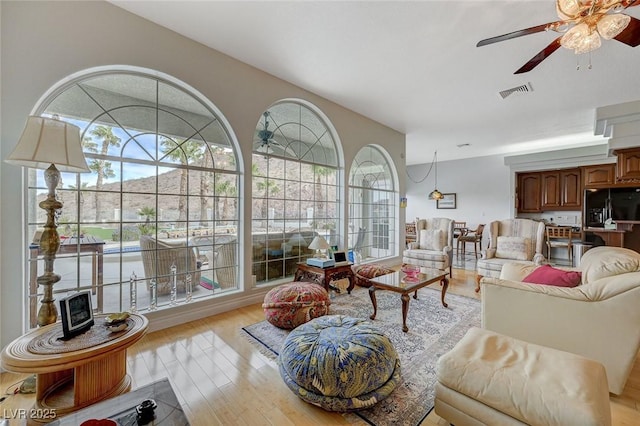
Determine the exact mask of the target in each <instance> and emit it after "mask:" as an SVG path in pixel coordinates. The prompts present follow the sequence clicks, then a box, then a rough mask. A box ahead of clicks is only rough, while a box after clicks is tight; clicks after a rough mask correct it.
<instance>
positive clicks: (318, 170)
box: [313, 164, 335, 222]
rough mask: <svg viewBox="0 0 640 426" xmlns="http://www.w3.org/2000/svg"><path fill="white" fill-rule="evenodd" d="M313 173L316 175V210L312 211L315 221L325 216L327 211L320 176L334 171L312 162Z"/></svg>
mask: <svg viewBox="0 0 640 426" xmlns="http://www.w3.org/2000/svg"><path fill="white" fill-rule="evenodd" d="M313 173H314V174H315V175H316V187H315V194H314V199H315V200H316V203H317V205H318V211H317V212H314V214H313V216H314V219H316V222H317V219H318V218H326V217H327V212H326V211H325V201H326V200H325V192H324V191H323V190H322V178H323V177H325V176H329V175H331V174H333V173H335V171H334V169H331V168H329V167H323V166H319V165H317V164H314V165H313Z"/></svg>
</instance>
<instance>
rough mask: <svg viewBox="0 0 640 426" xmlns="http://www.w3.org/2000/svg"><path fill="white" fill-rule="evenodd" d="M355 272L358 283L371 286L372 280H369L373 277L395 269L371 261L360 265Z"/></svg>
mask: <svg viewBox="0 0 640 426" xmlns="http://www.w3.org/2000/svg"><path fill="white" fill-rule="evenodd" d="M353 272H354V273H355V274H356V284H357V285H359V286H360V287H371V281H369V280H370V279H371V278H375V277H379V276H380V275H387V274H390V273H392V272H395V271H394V270H393V269H391V268H387V267H386V266H382V265H378V264H376V263H369V264H367V265H362V266H359V267H358V268H356V270H355V271H353Z"/></svg>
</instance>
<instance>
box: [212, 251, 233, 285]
mask: <svg viewBox="0 0 640 426" xmlns="http://www.w3.org/2000/svg"><path fill="white" fill-rule="evenodd" d="M237 251H238V244H237V241H236V240H235V239H234V240H232V241H229V242H227V243H224V244H220V245H218V246H216V251H215V260H214V262H212V263H213V268H214V270H215V276H216V281H217V282H218V284H219V285H220V288H221V289H223V290H224V289H228V288H236V287H237V284H236V276H237V271H238V268H237V265H236V258H237V256H236V252H237Z"/></svg>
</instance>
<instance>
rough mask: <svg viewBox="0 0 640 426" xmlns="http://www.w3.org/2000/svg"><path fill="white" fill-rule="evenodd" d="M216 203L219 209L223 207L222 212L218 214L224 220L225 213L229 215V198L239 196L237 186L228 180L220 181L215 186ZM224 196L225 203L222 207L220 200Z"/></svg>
mask: <svg viewBox="0 0 640 426" xmlns="http://www.w3.org/2000/svg"><path fill="white" fill-rule="evenodd" d="M214 193H215V194H216V203H217V205H218V207H220V206H222V210H221V211H220V212H216V215H217V217H219V218H220V219H222V220H224V219H225V213H227V215H228V207H229V197H234V196H235V195H236V194H237V190H236V186H235V185H233V183H231V182H229V181H228V180H220V181H218V182H217V183H216V185H215V191H214ZM221 196H224V201H223V202H222V204H221V205H220V203H219V199H220V197H221Z"/></svg>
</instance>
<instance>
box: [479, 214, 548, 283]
mask: <svg viewBox="0 0 640 426" xmlns="http://www.w3.org/2000/svg"><path fill="white" fill-rule="evenodd" d="M544 227H545V225H544V223H543V222H537V221H535V220H530V219H506V220H496V221H494V222H491V223H490V224H489V248H487V249H486V250H483V251H482V258H481V259H478V273H477V275H476V291H480V280H481V279H482V277H494V278H497V277H499V276H500V271H502V266H503V265H504V264H505V263H507V262H521V263H526V264H530V265H541V264H542V263H544V262H545V258H544V255H543V254H542V246H543V244H544Z"/></svg>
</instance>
